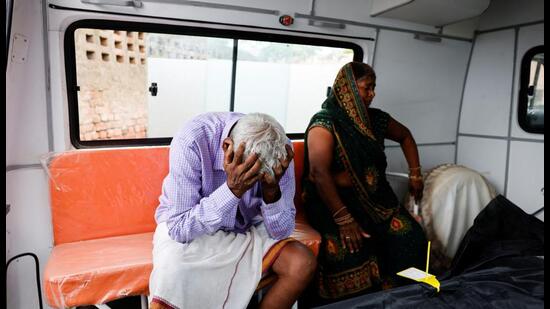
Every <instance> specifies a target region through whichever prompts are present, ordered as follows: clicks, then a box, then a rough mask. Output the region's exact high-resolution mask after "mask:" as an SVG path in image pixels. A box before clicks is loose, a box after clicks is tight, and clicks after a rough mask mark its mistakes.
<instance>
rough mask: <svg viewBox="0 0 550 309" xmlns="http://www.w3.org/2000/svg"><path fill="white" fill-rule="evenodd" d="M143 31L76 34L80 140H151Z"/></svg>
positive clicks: (78, 32) (81, 31)
mask: <svg viewBox="0 0 550 309" xmlns="http://www.w3.org/2000/svg"><path fill="white" fill-rule="evenodd" d="M145 36H146V34H145V33H143V32H130V31H128V32H127V31H113V30H97V29H78V30H77V31H75V45H76V46H75V49H76V51H75V52H76V68H77V84H78V86H79V87H80V90H79V92H78V113H79V118H80V140H85V141H88V140H105V139H126V138H146V137H147V124H148V119H147V114H148V106H147V98H148V95H149V92H148V88H149V85H148V84H147V65H146V61H147V54H146V50H147V47H146V46H145Z"/></svg>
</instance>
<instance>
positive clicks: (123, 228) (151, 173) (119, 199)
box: [48, 147, 169, 245]
mask: <svg viewBox="0 0 550 309" xmlns="http://www.w3.org/2000/svg"><path fill="white" fill-rule="evenodd" d="M168 151H169V147H148V148H123V149H99V150H80V151H70V152H65V153H61V154H58V155H56V156H54V157H53V158H52V159H51V160H50V162H49V168H48V170H49V176H50V196H51V211H52V223H53V236H54V244H55V245H59V244H63V243H67V242H74V241H80V240H88V239H97V238H103V237H112V236H121V235H129V234H137V233H145V232H152V231H154V230H155V227H156V223H155V217H154V214H155V209H156V208H157V206H158V204H159V200H158V199H159V196H160V193H161V189H162V181H163V179H164V177H165V176H166V175H167V174H168Z"/></svg>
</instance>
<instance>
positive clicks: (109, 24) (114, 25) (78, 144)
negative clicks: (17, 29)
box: [63, 19, 364, 149]
mask: <svg viewBox="0 0 550 309" xmlns="http://www.w3.org/2000/svg"><path fill="white" fill-rule="evenodd" d="M79 28H91V29H108V30H121V31H138V32H152V33H164V34H175V35H193V36H208V37H215V38H227V39H234V40H255V41H266V42H274V43H291V44H301V45H316V46H326V47H338V48H349V49H352V50H353V51H354V56H353V60H354V61H363V56H364V54H363V49H362V48H361V47H360V46H359V45H358V44H356V43H352V42H349V41H337V40H331V39H324V38H323V39H321V38H311V37H300V36H295V35H286V34H276V33H265V32H253V31H242V30H230V29H215V28H206V27H195V26H181V25H167V24H158V23H141V22H130V21H113V20H102V19H83V20H78V21H76V22H73V23H72V24H70V25H69V26H68V27H67V29H66V31H65V34H64V41H63V43H64V53H65V78H66V85H67V88H66V91H67V100H68V111H69V133H70V134H69V135H70V140H71V144H72V145H73V146H74V147H75V148H77V149H81V148H82V149H84V148H101V147H126V146H161V145H169V144H170V142H171V141H172V137H155V138H137V139H116V140H94V141H83V140H80V122H79V121H80V120H79V115H78V94H77V92H78V89H77V88H78V87H77V84H76V57H75V40H74V32H75V31H76V30H77V29H79ZM235 53H236V50H235V49H234V54H233V59H236V54H235ZM233 67H235V64H234V65H233ZM234 73H235V72H234V69H233V71H232V75H234ZM233 78H234V76H233ZM234 88H235V83H234V80H232V82H231V91H232V92H234ZM230 104H231V103H230ZM287 136H288V137H289V138H291V139H303V137H304V133H289V134H287Z"/></svg>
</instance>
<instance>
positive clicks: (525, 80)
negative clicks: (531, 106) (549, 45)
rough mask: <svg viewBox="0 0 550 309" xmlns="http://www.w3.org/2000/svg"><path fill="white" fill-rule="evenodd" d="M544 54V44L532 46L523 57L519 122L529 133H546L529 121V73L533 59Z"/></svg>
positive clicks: (519, 93)
mask: <svg viewBox="0 0 550 309" xmlns="http://www.w3.org/2000/svg"><path fill="white" fill-rule="evenodd" d="M539 53H542V54H544V45H538V46H535V47H532V48H530V49H529V50H528V51H527V52H526V53H525V54H524V55H523V58H522V59H521V66H520V75H519V92H518V111H517V112H518V114H517V116H518V123H519V126H520V127H521V129H523V130H524V131H525V132H528V133H535V134H544V127H543V128H533V127H531V126H529V124H528V123H527V104H528V101H529V99H528V96H527V91H528V88H529V74H530V72H531V60H532V59H533V56H535V55H536V54H539Z"/></svg>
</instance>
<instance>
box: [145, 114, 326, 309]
mask: <svg viewBox="0 0 550 309" xmlns="http://www.w3.org/2000/svg"><path fill="white" fill-rule="evenodd" d="M293 156H294V153H293V151H292V148H291V146H290V142H289V140H288V138H287V137H286V135H285V133H284V130H283V128H282V126H281V125H280V124H279V123H278V122H277V121H276V120H275V119H274V118H273V117H271V116H268V115H265V114H259V113H255V114H248V115H243V114H240V113H229V112H226V113H206V114H202V115H199V116H197V117H195V118H194V119H192V120H191V121H189V122H188V123H187V124H186V125H185V126H184V127H183V128H182V129H181V130H180V131H179V133H178V134H176V136H175V137H174V139H173V140H172V144H171V146H170V168H169V173H168V175H167V176H166V178H165V180H164V183H163V187H162V195H161V196H160V205H159V207H158V208H157V211H156V215H155V219H156V221H157V224H158V226H157V229H156V231H155V235H154V239H153V271H152V273H151V278H150V284H149V287H150V295H151V298H152V300H151V308H246V306H247V304H248V302H249V300H250V298H251V297H252V295H253V294H254V291H255V290H256V288H257V286H258V284H259V282H260V280H262V282H265V281H266V280H268V278H269V279H274V280H273V281H274V284H273V285H272V287H271V288H270V289H269V291H268V293H267V295H266V296H265V297H264V298H263V300H262V302H261V303H260V308H290V307H291V306H292V304H293V303H294V302H295V301H296V300H297V298H298V296H299V295H300V293H301V292H302V291H303V290H304V289H305V288H306V286H307V284H308V283H309V281H310V280H311V278H312V277H313V274H314V271H315V267H316V261H315V257H314V256H313V254H312V253H311V251H310V250H309V249H308V248H307V247H305V246H304V245H302V244H301V243H299V242H298V241H294V240H292V239H291V238H288V237H289V236H290V234H291V233H292V231H293V230H294V217H295V213H296V210H295V208H294V203H293V198H294V190H295V187H294V186H295V183H294V181H295V180H294V164H293V162H292V158H293ZM273 281H271V282H273Z"/></svg>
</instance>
